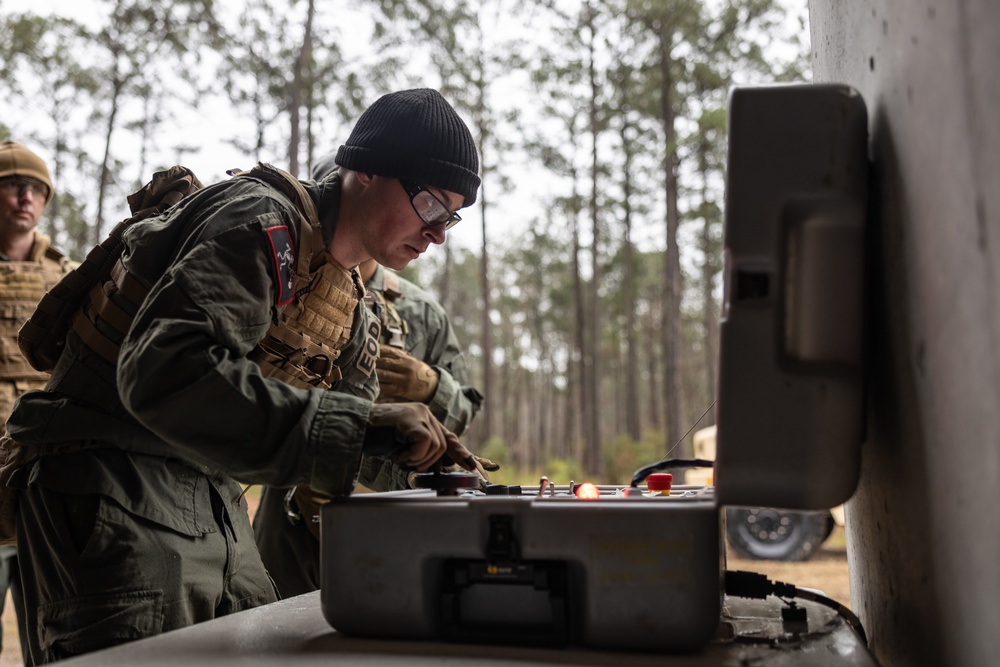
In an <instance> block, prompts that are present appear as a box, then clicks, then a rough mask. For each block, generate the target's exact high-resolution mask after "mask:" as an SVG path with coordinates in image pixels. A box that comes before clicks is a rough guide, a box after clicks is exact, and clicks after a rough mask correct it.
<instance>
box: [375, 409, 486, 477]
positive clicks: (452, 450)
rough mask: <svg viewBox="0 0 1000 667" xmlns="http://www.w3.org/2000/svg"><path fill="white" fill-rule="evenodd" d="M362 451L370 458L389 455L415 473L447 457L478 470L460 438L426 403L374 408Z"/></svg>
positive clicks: (466, 468)
mask: <svg viewBox="0 0 1000 667" xmlns="http://www.w3.org/2000/svg"><path fill="white" fill-rule="evenodd" d="M362 451H363V452H364V453H365V454H368V455H370V456H387V457H389V458H391V459H392V460H393V461H394V462H395V463H398V464H399V465H402V466H406V467H408V468H414V469H416V470H427V469H428V468H430V467H431V466H432V465H434V464H435V463H437V462H438V461H439V460H441V457H442V456H444V455H445V454H447V455H448V458H450V459H451V460H452V461H455V462H458V464H459V465H460V466H462V468H464V469H465V470H468V471H470V472H475V467H476V466H475V460H474V458H473V456H472V454H471V453H470V452H469V450H468V449H466V448H465V447H464V446H463V445H462V443H461V442H459V440H458V436H457V435H455V434H454V433H452V432H451V431H449V430H448V429H446V428H445V427H444V426H442V425H441V422H439V421H438V420H437V419H435V418H434V415H433V414H432V413H431V410H430V408H428V407H427V406H426V405H424V404H423V403H376V404H375V405H373V406H372V409H371V412H370V413H369V414H368V429H367V431H366V432H365V441H364V444H363V446H362Z"/></svg>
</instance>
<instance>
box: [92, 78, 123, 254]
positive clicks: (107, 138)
mask: <svg viewBox="0 0 1000 667" xmlns="http://www.w3.org/2000/svg"><path fill="white" fill-rule="evenodd" d="M124 86H125V82H124V81H123V80H120V79H118V78H117V77H115V80H114V81H113V83H112V86H111V91H112V92H111V100H110V102H111V110H110V111H109V112H108V124H107V128H106V129H105V132H104V157H103V158H102V159H101V176H100V181H99V182H98V185H97V219H96V220H94V245H97V244H99V243H100V242H101V241H103V240H104V236H103V234H102V232H101V224H102V222H103V221H104V198H105V196H106V195H107V192H108V186H109V185H110V184H111V165H110V164H109V163H110V162H111V135H112V134H114V131H115V119H116V118H117V117H118V98H119V96H120V94H121V91H122V88H123V87H124Z"/></svg>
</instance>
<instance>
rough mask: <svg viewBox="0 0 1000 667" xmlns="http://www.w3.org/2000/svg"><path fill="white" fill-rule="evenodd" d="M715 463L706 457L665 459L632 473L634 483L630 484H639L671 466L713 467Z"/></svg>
mask: <svg viewBox="0 0 1000 667" xmlns="http://www.w3.org/2000/svg"><path fill="white" fill-rule="evenodd" d="M714 465H715V462H714V461H708V460H706V459H665V460H663V461H657V462H656V463H651V464H649V465H648V466H643V467H641V468H639V469H638V470H636V471H635V472H634V473H632V483H631V484H630V486H633V487H634V486H639V485H640V484H642V482H643V481H644V480H645V479H646V478H647V477H649V476H650V475H652V474H653V473H654V472H659V471H661V470H668V469H670V468H711V467H712V466H714Z"/></svg>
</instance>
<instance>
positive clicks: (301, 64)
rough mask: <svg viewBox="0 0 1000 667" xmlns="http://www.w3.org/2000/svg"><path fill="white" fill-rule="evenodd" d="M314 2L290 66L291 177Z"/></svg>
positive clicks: (299, 140)
mask: <svg viewBox="0 0 1000 667" xmlns="http://www.w3.org/2000/svg"><path fill="white" fill-rule="evenodd" d="M313 3H314V0H309V6H308V9H307V11H306V24H305V28H304V34H303V36H302V48H301V49H299V53H298V55H297V56H296V57H295V62H294V64H293V65H292V82H291V90H289V95H288V119H289V121H290V132H289V136H288V173H290V174H291V175H292V176H298V175H299V145H300V144H301V143H302V134H301V130H300V128H299V115H300V113H301V109H302V106H303V104H302V99H303V91H304V89H305V87H306V85H307V79H308V77H307V76H306V74H305V72H306V69H307V68H308V63H309V61H310V59H311V58H312V56H311V54H310V50H311V49H312V22H313V13H314V10H315V8H314V5H313Z"/></svg>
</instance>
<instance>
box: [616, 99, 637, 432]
mask: <svg viewBox="0 0 1000 667" xmlns="http://www.w3.org/2000/svg"><path fill="white" fill-rule="evenodd" d="M627 86H628V80H627V79H625V80H624V81H623V85H622V92H621V97H622V108H621V115H622V126H621V141H622V150H623V152H624V158H625V161H624V164H623V165H622V173H623V178H622V199H623V201H622V206H623V211H622V212H623V216H624V218H625V220H624V227H625V229H624V239H623V250H622V264H624V266H623V267H622V270H623V272H624V276H623V285H622V291H623V292H624V294H623V295H622V296H623V298H624V300H625V303H624V304H623V307H624V309H625V377H624V382H625V432H626V433H628V436H629V437H630V438H631V439H632V440H634V441H638V440H639V438H640V437H641V436H642V425H641V422H640V417H639V356H638V349H637V348H638V344H637V343H636V340H635V258H634V256H633V252H632V251H633V247H632V203H631V200H632V142H631V141H629V137H628V131H629V128H630V125H629V122H628V98H627V94H628V93H627Z"/></svg>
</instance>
